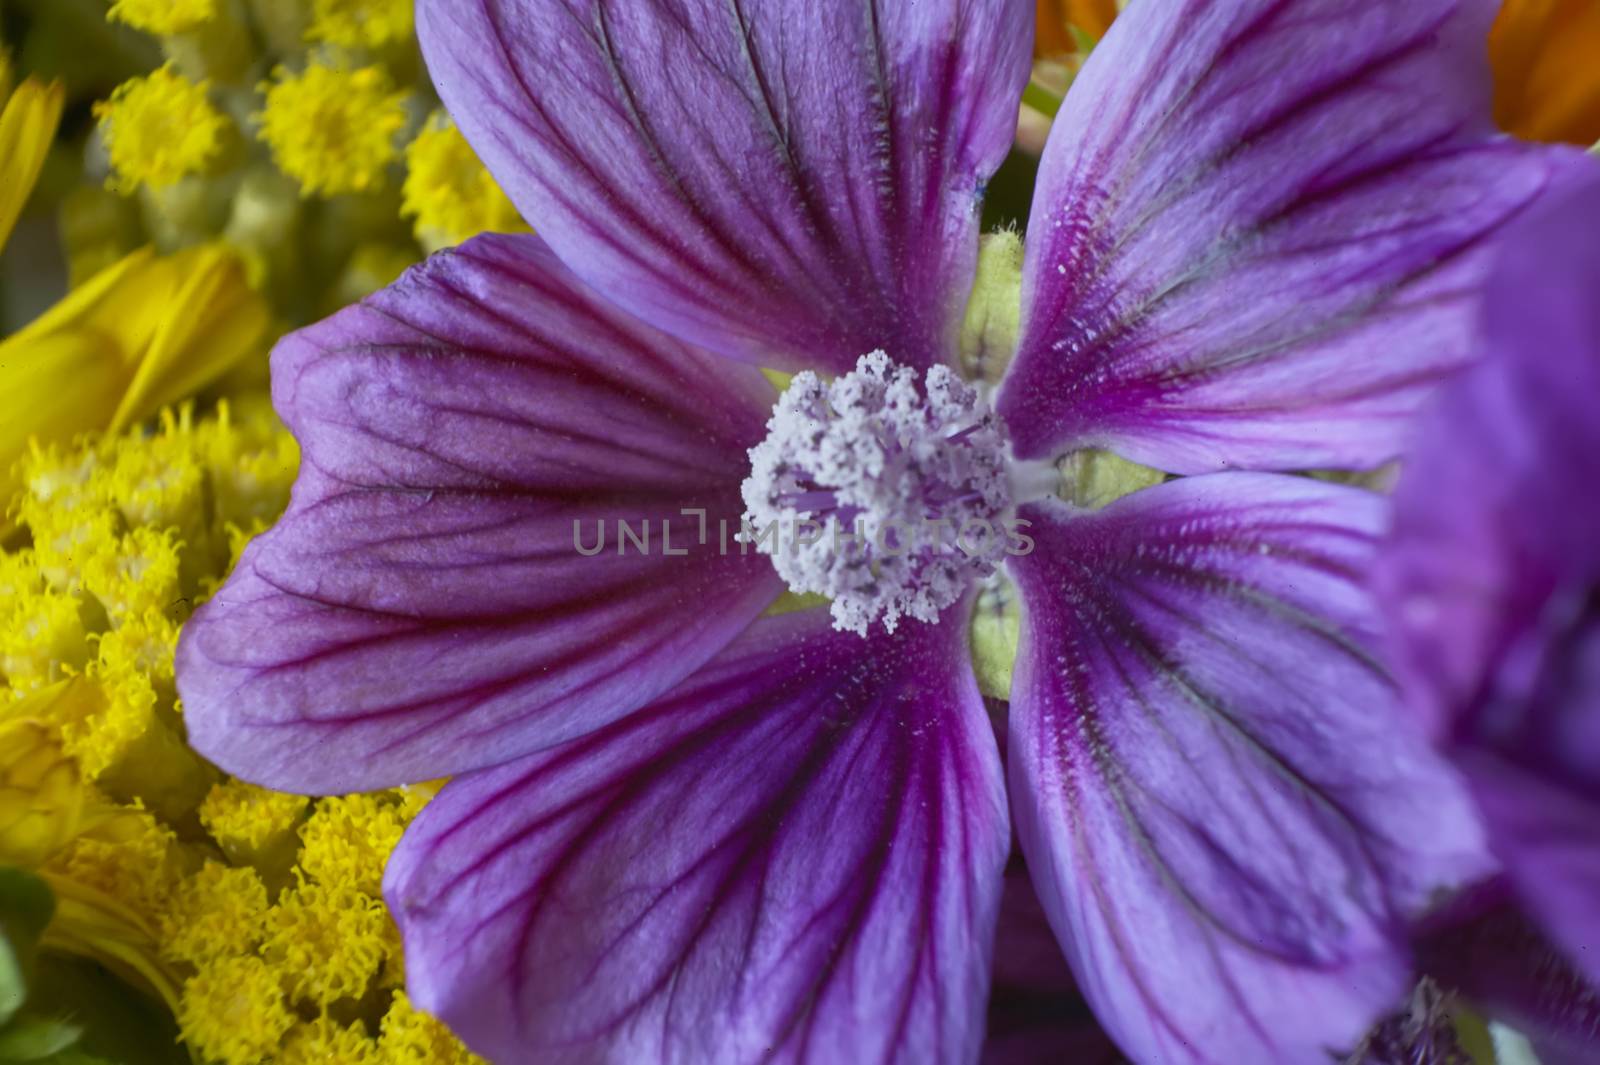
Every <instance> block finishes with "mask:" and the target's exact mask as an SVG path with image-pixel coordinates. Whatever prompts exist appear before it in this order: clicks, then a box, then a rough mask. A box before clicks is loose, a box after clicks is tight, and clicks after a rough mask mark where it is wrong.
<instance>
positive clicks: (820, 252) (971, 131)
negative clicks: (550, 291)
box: [417, 0, 1033, 373]
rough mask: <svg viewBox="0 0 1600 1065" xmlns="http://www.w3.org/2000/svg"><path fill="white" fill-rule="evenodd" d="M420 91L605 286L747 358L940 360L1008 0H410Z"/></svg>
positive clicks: (1023, 66) (1006, 106)
mask: <svg viewBox="0 0 1600 1065" xmlns="http://www.w3.org/2000/svg"><path fill="white" fill-rule="evenodd" d="M417 14H418V36H419V38H420V39H421V41H422V46H423V52H424V54H425V55H426V56H427V60H428V67H429V70H430V72H431V73H432V75H433V79H434V83H435V85H436V86H437V87H438V90H439V94H440V96H442V97H443V99H444V101H445V104H446V105H447V106H448V107H449V109H450V112H451V114H452V115H453V116H454V118H455V120H456V122H457V123H458V124H459V125H460V126H461V129H462V131H463V132H464V133H465V134H466V136H467V138H468V140H470V141H471V142H472V145H473V147H474V148H475V149H476V150H477V152H478V154H479V155H481V156H482V157H483V159H484V161H485V162H486V163H487V164H488V166H489V169H490V170H491V171H493V172H494V175H495V177H496V178H498V179H499V181H500V183H501V185H502V186H503V187H504V188H505V189H506V191H507V193H509V194H510V196H511V198H512V200H513V201H514V202H515V203H516V204H517V206H518V207H519V208H520V209H521V210H522V212H523V213H524V214H525V215H526V216H527V217H528V218H529V219H530V220H532V221H533V223H534V224H535V225H536V226H537V227H538V228H539V231H540V232H541V233H542V234H543V235H544V236H545V238H546V239H547V240H549V242H550V246H551V247H552V248H554V249H555V251H556V253H557V254H559V255H560V256H561V257H562V259H563V260H565V261H566V263H567V265H568V266H570V267H571V268H572V269H573V270H574V271H575V272H576V273H577V274H579V276H581V277H582V278H583V279H584V280H585V281H587V282H588V283H590V284H591V285H593V286H595V287H596V289H598V290H599V291H600V292H602V293H603V294H604V295H605V296H606V297H607V298H608V299H611V300H614V301H616V302H617V303H618V304H619V305H620V306H622V307H625V308H627V309H628V310H629V311H632V312H633V313H635V314H638V315H639V316H640V317H641V318H643V319H644V320H646V321H649V322H651V323H653V324H655V325H658V326H661V327H663V328H666V329H668V330H671V331H673V332H675V333H677V334H679V335H680V336H683V337H687V338H689V339H691V340H694V341H696V342H698V343H701V344H704V345H705V346H707V347H708V348H711V349H713V350H716V351H720V352H722V353H724V354H727V355H731V356H733V357H735V358H738V359H743V360H746V361H751V362H755V363H757V364H759V365H762V366H778V367H782V368H785V369H793V368H797V367H801V366H813V367H818V368H822V369H827V370H830V371H833V372H835V373H843V372H845V371H847V370H849V369H850V367H851V366H853V365H854V364H855V361H856V359H857V357H858V356H861V355H864V354H866V353H867V352H870V351H873V350H877V349H882V350H884V351H887V352H888V353H889V354H890V355H891V356H893V357H894V358H895V359H896V360H897V361H899V362H901V363H904V364H906V365H911V366H928V365H931V364H933V363H938V362H946V361H950V360H951V359H953V357H954V346H955V330H956V326H957V324H958V323H959V321H960V316H961V313H962V310H963V308H964V307H965V304H966V300H967V295H968V290H969V289H970V287H971V283H972V275H973V268H974V263H975V257H976V253H977V234H978V208H979V203H980V200H981V198H982V192H983V185H984V182H985V181H986V180H987V179H988V176H989V175H990V174H991V173H993V171H994V170H995V168H996V167H998V166H999V164H1000V162H1001V160H1003V159H1004V158H1005V156H1006V152H1007V150H1008V149H1009V148H1010V146H1011V140H1012V136H1013V134H1014V132H1015V129H1016V119H1017V102H1018V100H1019V98H1020V96H1021V92H1022V87H1023V85H1024V84H1025V83H1026V81H1027V79H1028V73H1029V63H1030V58H1031V55H1030V45H1031V40H1032V36H1031V33H1030V28H1031V26H1032V19H1033V5H1032V4H1030V3H1028V2H1027V0H919V2H918V3H909V4H907V3H901V4H886V3H881V2H880V0H870V2H868V3H865V4H863V3H861V2H860V0H808V2H807V3H804V4H796V3H791V2H787V0H733V2H729V3H714V4H707V3H700V2H697V0H628V2H627V3H625V4H624V3H618V2H616V0H465V2H457V0H449V2H446V0H421V2H420V3H419V4H418V12H417Z"/></svg>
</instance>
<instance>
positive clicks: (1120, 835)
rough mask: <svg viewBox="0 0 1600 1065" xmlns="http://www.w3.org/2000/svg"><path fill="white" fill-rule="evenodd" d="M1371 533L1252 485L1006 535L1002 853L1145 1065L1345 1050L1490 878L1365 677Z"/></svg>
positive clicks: (1333, 498) (1474, 841) (1313, 498)
mask: <svg viewBox="0 0 1600 1065" xmlns="http://www.w3.org/2000/svg"><path fill="white" fill-rule="evenodd" d="M1135 10H1137V7H1135ZM1383 514H1384V507H1383V503H1382V501H1381V500H1380V499H1379V498H1377V497H1375V496H1370V495H1368V494H1366V493H1363V492H1359V491H1356V490H1354V489H1347V488H1341V487H1338V486H1334V485H1327V484H1321V483H1318V482H1315V481H1312V480H1310V479H1303V478H1293V477H1283V476H1274V475H1266V474H1217V475H1215V476H1209V477H1198V478H1192V479H1188V480H1180V481H1172V482H1168V483H1166V484H1162V485H1157V486H1156V487H1153V488H1149V489H1145V490H1143V491H1140V492H1138V493H1136V494H1134V495H1131V496H1128V497H1126V498H1124V499H1122V500H1121V501H1119V502H1117V503H1115V504H1113V505H1112V506H1110V507H1108V508H1107V509H1105V510H1103V511H1100V512H1098V513H1083V512H1073V511H1070V510H1068V509H1067V508H1066V507H1065V506H1061V505H1051V506H1048V507H1046V506H1044V505H1034V506H1030V507H1026V508H1024V510H1023V517H1024V518H1026V519H1027V520H1029V521H1032V522H1033V523H1034V526H1033V528H1032V529H1031V530H1030V531H1029V535H1031V536H1032V537H1034V539H1035V540H1036V542H1037V546H1036V548H1035V550H1034V551H1033V553H1032V554H1030V555H1027V556H1023V557H1020V558H1017V559H1014V560H1013V561H1012V569H1013V573H1014V575H1015V577H1016V578H1017V581H1018V584H1019V587H1020V589H1021V592H1022V596H1023V606H1024V617H1025V618H1026V619H1027V621H1026V624H1025V627H1024V630H1023V644H1022V649H1021V651H1020V652H1019V656H1018V663H1017V668H1018V673H1017V677H1016V680H1015V682H1014V688H1013V696H1014V698H1013V702H1012V717H1011V723H1012V730H1011V741H1010V748H1009V759H1010V770H1011V778H1012V796H1013V801H1014V803H1015V804H1016V805H1015V815H1016V818H1017V823H1018V831H1019V837H1020V839H1021V841H1022V845H1023V850H1024V853H1025V854H1026V855H1027V857H1028V864H1029V867H1030V868H1031V869H1033V871H1034V875H1035V878H1036V880H1037V881H1038V883H1039V893H1040V898H1041V900H1042V901H1043V902H1044V904H1045V908H1046V911H1047V912H1048V913H1049V914H1050V918H1051V923H1052V925H1053V926H1054V928H1055V930H1056V933H1057V935H1058V936H1059V937H1060V939H1061V941H1062V944H1063V946H1064V948H1065V949H1066V952H1067V957H1068V960H1069V961H1070V962H1071V963H1072V966H1073V969H1074V971H1075V972H1076V974H1077V976H1078V981H1079V984H1080V986H1081V987H1082V989H1083V991H1084V994H1085V995H1086V996H1087V998H1088V999H1089V1001H1090V1002H1091V1003H1093V1004H1094V1006H1095V1009H1096V1012H1097V1013H1098V1014H1099V1015H1100V1019H1101V1021H1102V1023H1103V1024H1104V1025H1105V1026H1106V1028H1107V1029H1108V1030H1109V1031H1110V1032H1111V1034H1112V1035H1113V1036H1114V1037H1115V1038H1116V1039H1117V1040H1118V1042H1119V1043H1120V1044H1121V1045H1122V1048H1123V1050H1124V1051H1125V1052H1127V1053H1128V1054H1129V1055H1130V1056H1132V1057H1133V1058H1134V1059H1135V1060H1139V1061H1159V1062H1161V1063H1162V1065H1183V1063H1191V1062H1193V1063H1200V1062H1204V1063H1211V1065H1231V1063H1234V1062H1244V1061H1275V1062H1276V1061H1283V1062H1291V1061H1292V1062H1300V1061H1321V1060H1326V1059H1327V1057H1328V1055H1330V1054H1334V1055H1336V1053H1337V1052H1340V1051H1346V1052H1347V1051H1349V1050H1350V1049H1352V1048H1353V1047H1354V1046H1355V1044H1356V1043H1357V1042H1358V1041H1359V1039H1360V1038H1361V1036H1362V1034H1363V1033H1364V1032H1365V1031H1366V1030H1367V1029H1368V1028H1369V1027H1370V1026H1371V1025H1372V1024H1373V1022H1374V1021H1376V1020H1377V1019H1378V1017H1379V1016H1380V1015H1381V1014H1383V1013H1384V1012H1386V1011H1387V1010H1388V1009H1389V1008H1390V1007H1391V1006H1392V1005H1393V1004H1394V1003H1395V1002H1398V1001H1400V1000H1401V998H1402V997H1403V996H1404V994H1405V992H1406V991H1407V990H1408V988H1409V986H1410V971H1409V967H1408V957H1407V952H1406V947H1405V944H1404V942H1403V940H1404V933H1403V931H1402V923H1403V919H1404V917H1405V916H1406V915H1408V914H1409V913H1410V912H1412V911H1413V910H1415V909H1417V908H1420V907H1421V906H1422V905H1423V904H1424V903H1426V902H1428V901H1430V899H1431V897H1432V896H1433V894H1434V893H1435V892H1436V891H1438V890H1439V889H1441V888H1445V887H1449V886H1451V885H1453V884H1455V883H1456V882H1457V881H1458V880H1461V879H1463V878H1465V877H1467V876H1470V875H1476V874H1478V873H1480V872H1481V871H1482V869H1483V866H1484V864H1485V859H1484V857H1483V856H1482V854H1481V850H1480V847H1481V840H1480V839H1479V828H1478V826H1477V824H1476V822H1475V821H1474V820H1473V819H1472V815H1471V811H1470V806H1469V805H1468V804H1467V802H1466V801H1465V799H1464V797H1463V796H1462V794H1461V790H1460V788H1459V785H1458V784H1457V783H1455V781H1454V780H1453V778H1452V777H1450V776H1449V775H1448V773H1447V771H1446V770H1445V769H1444V768H1443V766H1442V765H1441V764H1440V763H1439V762H1437V761H1436V760H1435V759H1434V758H1433V756H1432V755H1431V753H1430V752H1429V751H1428V749H1427V747H1426V745H1425V743H1424V742H1423V741H1422V739H1421V737H1420V736H1418V735H1416V734H1415V733H1414V732H1413V731H1412V730H1410V729H1408V728H1407V727H1406V725H1407V721H1406V719H1405V718H1403V717H1402V716H1401V715H1400V713H1399V711H1398V707H1397V706H1396V698H1395V694H1394V692H1393V690H1392V686H1391V684H1390V683H1389V681H1388V680H1387V679H1386V677H1385V676H1384V674H1383V673H1382V672H1381V670H1380V669H1379V668H1378V667H1377V666H1375V665H1374V662H1373V658H1372V655H1371V647H1372V646H1373V643H1374V639H1373V634H1372V632H1371V631H1370V628H1371V623H1370V620H1369V615H1370V613H1371V610H1370V607H1369V604H1368V602H1367V598H1366V596H1365V595H1364V593H1363V592H1362V591H1361V589H1360V586H1359V583H1358V582H1359V580H1360V578H1361V576H1362V575H1363V572H1364V570H1365V567H1366V566H1367V565H1368V564H1369V562H1370V560H1371V555H1372V548H1373V538H1374V535H1375V533H1376V531H1377V529H1378V527H1379V525H1380V524H1381V522H1382V519H1383Z"/></svg>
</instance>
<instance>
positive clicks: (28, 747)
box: [0, 716, 83, 868]
mask: <svg viewBox="0 0 1600 1065" xmlns="http://www.w3.org/2000/svg"><path fill="white" fill-rule="evenodd" d="M82 813H83V785H82V782H81V781H80V780H79V777H78V767H77V765H76V764H74V763H73V761H72V759H71V758H69V757H67V753H66V752H65V751H64V750H62V748H61V743H60V741H59V740H58V739H57V738H56V737H55V735H54V734H52V732H51V730H50V729H49V728H48V727H47V726H46V725H45V724H44V723H42V722H40V721H36V720H33V719H31V718H27V717H20V716H18V717H8V718H6V719H4V720H0V865H20V866H25V867H27V868H35V867H37V866H39V865H41V864H43V863H44V861H45V859H47V858H49V857H50V856H51V855H52V854H54V853H56V852H57V851H59V850H60V849H61V848H62V847H63V846H64V845H65V844H66V843H67V841H68V840H70V839H71V838H72V837H73V836H74V835H76V834H77V832H78V821H79V818H80V817H81V816H82Z"/></svg>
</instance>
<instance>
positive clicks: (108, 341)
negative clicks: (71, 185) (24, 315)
mask: <svg viewBox="0 0 1600 1065" xmlns="http://www.w3.org/2000/svg"><path fill="white" fill-rule="evenodd" d="M268 322H269V313H268V310H267V306H266V304H265V302H264V301H263V300H262V298H261V297H260V296H259V295H258V294H257V293H255V292H254V291H252V290H251V289H250V288H249V286H248V285H246V283H245V276H244V269H243V266H242V265H241V264H240V262H239V260H238V257H237V256H236V255H234V254H233V253H232V252H230V251H229V250H227V249H226V248H224V247H223V246H221V245H205V246H202V247H198V248H190V249H187V250H185V251H181V252H178V253H177V254H175V255H170V256H165V257H158V256H156V255H155V254H154V253H153V252H152V251H151V250H149V249H145V250H143V251H138V252H135V253H133V254H132V255H129V256H127V257H126V258H124V259H123V260H122V261H121V262H119V263H117V264H116V265H114V266H111V267H109V268H107V269H106V270H103V271H101V272H100V273H99V274H97V275H96V276H95V277H93V278H91V279H90V280H89V281H88V282H87V283H85V284H84V285H83V286H81V287H80V288H78V289H76V290H75V291H73V292H71V293H70V294H68V296H67V297H66V298H65V299H64V300H62V301H61V302H60V303H58V304H56V305H55V306H54V307H52V308H51V309H50V310H48V311H46V312H45V313H44V314H43V315H41V316H40V317H39V318H38V319H36V320H35V321H34V322H32V323H31V324H29V325H28V326H26V327H25V328H23V329H22V330H21V331H20V332H17V333H15V334H14V335H12V336H10V337H7V338H6V339H5V340H3V341H0V373H3V374H4V376H5V380H6V387H5V389H4V390H3V391H0V498H9V497H10V496H11V495H12V494H13V493H14V492H15V491H16V489H17V487H18V486H19V482H18V481H17V479H16V476H15V465H16V463H17V461H18V460H19V459H21V458H22V457H23V456H24V455H25V454H26V453H27V451H28V442H29V440H30V439H31V438H37V439H38V440H40V441H44V442H54V441H65V440H69V439H71V438H72V437H73V436H74V435H76V434H78V433H83V432H91V431H99V430H109V431H112V432H116V431H118V430H120V429H122V428H124V427H126V426H128V425H132V424H133V423H135V422H137V421H139V420H141V419H143V418H147V417H149V416H150V415H152V414H154V413H155V412H156V411H157V410H159V409H160V408H162V407H163V406H166V405H168V404H170V403H174V402H176V401H177V400H178V399H180V398H182V397H184V396H187V395H190V394H192V393H194V392H195V391H196V390H198V389H199V388H201V387H203V386H204V385H206V384H207V383H209V382H210V381H212V380H214V379H215V378H217V377H218V376H219V375H220V374H222V373H223V372H224V371H225V370H227V369H229V368H230V367H231V366H233V365H234V364H235V363H237V362H238V361H239V360H240V359H242V358H244V357H245V356H246V355H249V354H251V353H254V352H258V351H260V349H261V347H262V345H263V340H264V337H265V334H266V330H267V326H268Z"/></svg>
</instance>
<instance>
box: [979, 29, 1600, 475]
mask: <svg viewBox="0 0 1600 1065" xmlns="http://www.w3.org/2000/svg"><path fill="white" fill-rule="evenodd" d="M1497 6H1498V5H1497V4H1496V3H1494V2H1492V0H1408V2H1406V3H1350V2H1349V0H1239V2H1236V3H1216V2H1214V0H1173V2H1171V3H1142V4H1137V5H1134V6H1133V7H1132V8H1130V9H1129V10H1128V11H1126V12H1125V13H1124V14H1123V15H1122V16H1121V17H1120V18H1118V20H1117V22H1116V24H1115V26H1113V27H1112V29H1111V31H1110V33H1109V34H1107V36H1106V39H1105V40H1104V41H1103V42H1102V43H1101V44H1100V45H1099V46H1098V47H1097V48H1096V49H1095V51H1094V53H1093V55H1092V56H1091V58H1090V60H1089V62H1088V65H1087V67H1086V68H1085V69H1084V71H1083V73H1082V74H1081V75H1080V76H1079V77H1078V79H1077V81H1076V82H1075V83H1074V84H1073V86H1072V90H1071V93H1070V95H1069V96H1068V98H1067V101H1066V104H1065V105H1064V107H1063V108H1062V111H1061V117H1060V118H1059V119H1058V121H1057V122H1056V125H1055V127H1054V129H1053V130H1052V133H1051V139H1050V142H1049V145H1048V146H1047V148H1046V151H1045V157H1044V162H1043V167H1042V169H1041V171H1040V175H1039V184H1038V187H1037V191H1036V193H1035V198H1034V207H1033V214H1032V221H1031V222H1030V229H1029V239H1028V261H1027V275H1026V279H1025V290H1024V322H1025V325H1024V335H1023V339H1022V343H1021V347H1020V350H1019V352H1018V355H1017V358H1016V361H1015V363H1014V365H1013V367H1012V370H1011V378H1010V380H1009V381H1008V382H1007V384H1006V387H1005V390H1004V392H1003V393H1002V395H1001V399H1000V411H1001V413H1002V414H1003V415H1004V416H1005V418H1006V420H1007V422H1008V424H1009V425H1010V426H1011V429H1012V432H1013V436H1014V439H1015V441H1016V444H1017V447H1018V450H1019V453H1021V454H1023V455H1025V456H1043V455H1046V454H1048V453H1052V452H1059V451H1064V450H1067V449H1069V448H1073V447H1080V446H1085V445H1093V446H1100V447H1108V448H1111V449H1112V450H1115V451H1117V452H1118V453H1120V454H1122V455H1124V456H1125V457H1127V458H1131V459H1133V460H1135V461H1137V462H1141V463H1145V464H1147V465H1152V466H1157V467H1160V468H1162V469H1166V470H1170V471H1174V472H1180V473H1195V472H1205V471H1210V470H1216V469H1224V468H1230V467H1245V468H1255V469H1304V468H1308V467H1318V466H1340V467H1343V466H1369V465H1376V464H1378V463H1381V462H1383V461H1384V460H1386V459H1388V458H1390V457H1392V456H1393V455H1394V454H1395V453H1396V451H1397V450H1398V446H1399V443H1400V441H1401V437H1402V434H1403V433H1404V432H1405V430H1406V428H1407V426H1408V417H1409V416H1410V415H1411V414H1412V413H1413V412H1414V410H1415V408H1416V407H1417V405H1418V403H1419V402H1420V401H1421V400H1422V399H1423V398H1424V397H1425V396H1426V395H1427V393H1428V391H1429V389H1430V388H1431V386H1432V385H1433V384H1434V383H1435V382H1436V381H1437V379H1438V378H1439V377H1440V375H1441V374H1442V373H1444V372H1445V371H1447V370H1449V369H1451V368H1452V367H1455V366H1458V365H1460V364H1461V363H1462V362H1463V361H1464V360H1465V359H1466V357H1467V355H1468V353H1469V346H1470V342H1471V338H1472V335H1473V322H1472V313H1471V299H1470V295H1471V294H1472V292H1473V290H1474V286H1475V285H1476V283H1477V282H1478V281H1479V280H1480V279H1481V276H1482V273H1483V264H1484V259H1485V257H1484V251H1483V239H1484V238H1485V237H1486V236H1488V235H1490V234H1492V233H1494V232H1495V230H1496V229H1497V228H1498V227H1500V225H1501V224H1502V223H1504V222H1505V221H1506V220H1507V219H1508V218H1510V217H1512V216H1514V215H1516V214H1517V213H1518V212H1519V211H1520V210H1522V209H1523V208H1524V207H1525V206H1526V205H1527V204H1528V203H1529V202H1530V201H1532V200H1533V199H1535V198H1536V197H1538V196H1539V194H1540V193H1541V191H1543V190H1544V189H1545V187H1546V186H1547V185H1548V184H1550V183H1551V181H1552V180H1553V179H1554V178H1555V176H1557V175H1559V174H1562V173H1565V172H1566V171H1568V170H1571V169H1574V168H1577V167H1580V166H1581V167H1588V166H1592V165H1593V164H1592V162H1591V161H1589V160H1585V159H1583V158H1582V156H1581V154H1580V153H1578V152H1576V151H1569V150H1567V149H1550V148H1545V147H1535V146H1531V145H1524V144H1520V143H1517V142H1513V141H1510V140H1506V139H1502V138H1499V137H1498V136H1497V135H1496V134H1495V131H1494V128H1493V125H1492V123H1491V121H1490V116H1489V108H1488V91H1489V75H1488V70H1487V51H1486V49H1485V47H1484V43H1483V42H1484V38H1485V34H1486V32H1487V29H1488V26H1489V22H1490V19H1491V18H1492V16H1493V12H1494V10H1495V8H1496V7H1497Z"/></svg>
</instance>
